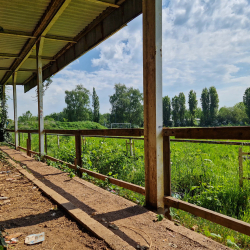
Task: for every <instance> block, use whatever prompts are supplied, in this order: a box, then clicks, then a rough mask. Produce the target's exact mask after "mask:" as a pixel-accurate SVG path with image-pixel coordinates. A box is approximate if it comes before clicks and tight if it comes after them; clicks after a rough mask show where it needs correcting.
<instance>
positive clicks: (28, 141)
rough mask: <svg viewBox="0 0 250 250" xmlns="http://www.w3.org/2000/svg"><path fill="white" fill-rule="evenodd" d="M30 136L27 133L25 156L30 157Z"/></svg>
mask: <svg viewBox="0 0 250 250" xmlns="http://www.w3.org/2000/svg"><path fill="white" fill-rule="evenodd" d="M30 150H31V134H30V133H28V139H27V155H28V156H31V152H30Z"/></svg>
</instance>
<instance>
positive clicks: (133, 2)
mask: <svg viewBox="0 0 250 250" xmlns="http://www.w3.org/2000/svg"><path fill="white" fill-rule="evenodd" d="M119 2H123V1H119ZM141 13H142V1H141V0H140V1H139V0H126V1H124V2H123V3H122V5H120V7H119V8H116V9H115V8H112V7H110V8H107V10H106V11H104V12H103V13H102V14H101V15H100V16H99V17H97V18H96V19H95V20H94V21H93V22H92V23H91V24H89V25H88V26H87V27H86V28H85V29H84V30H83V31H82V32H81V33H80V34H79V35H78V36H77V37H76V38H75V41H77V43H76V44H67V46H65V47H64V48H63V49H62V50H61V51H60V52H59V53H58V54H57V55H56V56H55V57H54V59H55V62H51V63H50V64H48V65H46V66H45V67H43V80H46V79H47V78H48V77H50V76H52V75H54V74H55V73H57V72H58V71H60V70H61V69H63V68H64V67H65V66H67V65H68V64H69V63H71V62H73V61H74V60H75V59H77V58H78V57H80V56H82V55H83V54H84V53H86V52H87V51H89V50H91V49H93V48H94V47H95V46H97V45H98V44H99V43H101V42H102V41H104V40H105V39H107V38H108V37H110V36H111V35H113V34H114V33H115V32H117V31H118V30H119V29H121V28H122V27H123V26H124V25H125V24H127V23H128V22H129V21H131V20H132V19H134V18H135V17H137V16H138V15H140V14H141ZM24 83H26V84H25V85H24V92H27V91H29V90H30V89H32V88H33V87H35V86H36V77H35V76H33V77H31V78H30V80H29V81H25V82H24Z"/></svg>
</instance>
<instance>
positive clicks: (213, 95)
mask: <svg viewBox="0 0 250 250" xmlns="http://www.w3.org/2000/svg"><path fill="white" fill-rule="evenodd" d="M209 98H210V105H209V115H210V124H211V125H215V122H216V118H217V113H218V108H219V96H218V94H217V90H216V88H215V87H213V86H212V87H210V88H209Z"/></svg>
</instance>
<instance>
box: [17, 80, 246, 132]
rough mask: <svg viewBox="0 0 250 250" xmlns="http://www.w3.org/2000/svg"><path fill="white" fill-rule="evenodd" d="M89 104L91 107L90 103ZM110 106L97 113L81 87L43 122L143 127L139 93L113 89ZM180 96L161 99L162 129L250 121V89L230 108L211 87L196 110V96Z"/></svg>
mask: <svg viewBox="0 0 250 250" xmlns="http://www.w3.org/2000/svg"><path fill="white" fill-rule="evenodd" d="M91 97H92V102H91V105H90V99H91ZM109 102H110V105H111V109H110V113H104V114H101V113H100V103H99V97H98V95H97V93H96V90H95V88H93V92H92V93H90V91H89V90H87V89H86V88H84V87H83V85H77V86H76V88H75V89H73V90H71V91H68V90H66V91H65V103H66V108H64V109H63V110H62V111H61V112H59V113H52V114H50V115H47V116H46V117H45V119H53V120H55V121H61V122H66V121H68V122H74V121H93V122H97V123H100V124H102V125H104V126H106V127H110V126H111V123H131V127H132V128H133V127H143V94H142V93H140V91H139V89H135V88H133V87H126V86H125V85H124V84H120V83H118V84H115V85H114V94H113V95H110V96H109ZM187 103H188V108H187V107H186V97H185V94H184V93H183V92H181V93H179V95H176V96H174V97H173V98H172V99H171V98H170V97H169V96H165V97H163V125H164V126H165V127H172V126H174V127H185V126H197V125H198V126H221V125H246V124H249V121H250V88H247V89H246V91H245V93H244V96H243V102H239V103H237V104H236V105H234V106H233V107H222V108H220V109H219V96H218V93H217V90H216V88H215V87H214V86H212V87H210V88H204V89H203V90H202V93H201V97H200V103H201V108H200V107H198V100H197V94H196V92H195V91H194V90H190V92H189V93H188V98H187ZM31 118H32V119H35V117H34V116H32V114H31V113H30V111H27V112H26V113H24V114H23V115H22V116H19V121H20V122H24V121H27V120H30V119H31Z"/></svg>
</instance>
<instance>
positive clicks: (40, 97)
mask: <svg viewBox="0 0 250 250" xmlns="http://www.w3.org/2000/svg"><path fill="white" fill-rule="evenodd" d="M43 42H44V37H42V38H41V39H40V41H39V42H37V44H36V62H37V89H38V134H39V152H40V155H41V156H43V155H44V119H43V75H42V58H41V56H42V50H43Z"/></svg>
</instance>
